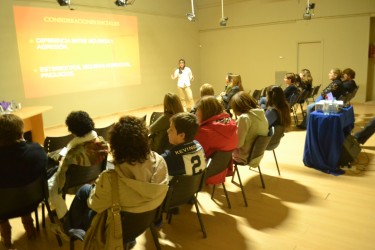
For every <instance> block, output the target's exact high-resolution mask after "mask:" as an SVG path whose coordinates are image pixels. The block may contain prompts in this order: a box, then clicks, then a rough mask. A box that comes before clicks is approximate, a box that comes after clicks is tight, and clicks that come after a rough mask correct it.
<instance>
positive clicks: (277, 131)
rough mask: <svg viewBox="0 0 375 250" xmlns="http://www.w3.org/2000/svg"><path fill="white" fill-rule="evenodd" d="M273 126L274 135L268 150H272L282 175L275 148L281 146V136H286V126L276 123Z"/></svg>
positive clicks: (278, 170)
mask: <svg viewBox="0 0 375 250" xmlns="http://www.w3.org/2000/svg"><path fill="white" fill-rule="evenodd" d="M272 128H273V129H274V133H273V136H272V138H271V140H270V142H269V143H268V145H267V148H266V150H267V151H271V150H272V152H273V157H274V158H275V162H276V167H277V172H279V175H280V169H279V164H278V163H277V157H276V153H275V149H276V148H277V147H278V146H279V144H280V141H281V138H283V137H284V132H285V128H284V127H283V126H281V125H276V126H274V127H272Z"/></svg>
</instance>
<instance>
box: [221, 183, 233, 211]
mask: <svg viewBox="0 0 375 250" xmlns="http://www.w3.org/2000/svg"><path fill="white" fill-rule="evenodd" d="M221 184H222V185H223V189H224V194H225V198H227V203H228V208H232V206H231V205H230V201H229V197H228V192H227V189H226V188H225V184H224V182H223V183H221Z"/></svg>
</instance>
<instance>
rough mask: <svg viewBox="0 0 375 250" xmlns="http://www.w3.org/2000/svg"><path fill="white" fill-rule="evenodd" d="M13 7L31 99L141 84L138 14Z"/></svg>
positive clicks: (28, 94) (26, 86) (28, 92)
mask: <svg viewBox="0 0 375 250" xmlns="http://www.w3.org/2000/svg"><path fill="white" fill-rule="evenodd" d="M13 11H14V20H15V26H16V33H17V42H18V49H19V56H20V63H21V70H22V78H23V83H24V89H25V97H26V98H35V97H41V96H50V95H58V94H66V93H71V92H79V91H91V90H95V89H103V88H113V87H119V86H125V85H134V84H140V68H139V48H138V23H137V17H135V16H122V15H113V14H103V13H92V12H81V11H77V10H75V11H69V10H67V9H65V8H64V9H61V10H57V9H45V8H32V7H25V6H14V7H13Z"/></svg>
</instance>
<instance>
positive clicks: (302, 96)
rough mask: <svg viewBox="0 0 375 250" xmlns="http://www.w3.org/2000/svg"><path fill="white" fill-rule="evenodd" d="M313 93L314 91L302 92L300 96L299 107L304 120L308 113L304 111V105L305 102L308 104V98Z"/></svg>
mask: <svg viewBox="0 0 375 250" xmlns="http://www.w3.org/2000/svg"><path fill="white" fill-rule="evenodd" d="M311 92H312V90H304V91H302V93H301V95H300V96H299V100H298V103H299V106H300V108H301V112H302V117H303V119H304V118H305V113H306V111H305V110H304V109H303V105H304V104H305V102H306V100H307V98H308V96H309V95H310V94H311Z"/></svg>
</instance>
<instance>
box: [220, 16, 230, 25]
mask: <svg viewBox="0 0 375 250" xmlns="http://www.w3.org/2000/svg"><path fill="white" fill-rule="evenodd" d="M227 21H228V17H222V18H221V19H220V26H227Z"/></svg>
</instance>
